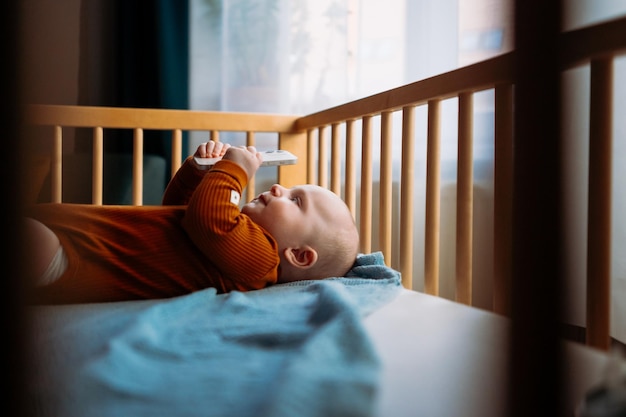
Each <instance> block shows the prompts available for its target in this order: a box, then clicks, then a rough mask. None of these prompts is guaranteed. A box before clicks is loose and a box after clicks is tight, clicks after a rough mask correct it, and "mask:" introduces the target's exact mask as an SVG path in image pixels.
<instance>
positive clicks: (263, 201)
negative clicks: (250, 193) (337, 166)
mask: <svg viewBox="0 0 626 417" xmlns="http://www.w3.org/2000/svg"><path fill="white" fill-rule="evenodd" d="M241 211H242V213H244V214H247V215H248V216H250V218H251V219H252V220H253V221H254V222H255V223H257V224H258V225H260V226H261V227H263V228H264V229H265V230H267V231H268V232H269V233H270V234H271V235H272V236H273V237H274V239H276V241H277V242H278V245H279V249H282V248H286V247H298V246H299V245H300V244H301V243H302V242H306V241H308V240H310V237H312V236H315V234H319V233H325V232H327V229H329V228H332V224H333V222H334V221H336V219H337V217H340V218H343V217H342V216H345V213H346V212H347V208H346V206H345V204H344V203H343V201H341V199H340V198H339V197H338V196H337V195H336V194H334V193H333V192H331V191H329V190H327V189H325V188H322V187H319V186H316V185H301V186H297V187H293V188H285V187H283V186H281V185H278V184H275V185H273V186H272V188H271V189H270V190H269V191H266V192H264V193H262V194H260V195H259V196H258V197H257V198H255V199H254V200H252V201H251V202H249V203H248V204H246V205H245V206H243V208H242V210H241ZM348 213H349V212H348Z"/></svg>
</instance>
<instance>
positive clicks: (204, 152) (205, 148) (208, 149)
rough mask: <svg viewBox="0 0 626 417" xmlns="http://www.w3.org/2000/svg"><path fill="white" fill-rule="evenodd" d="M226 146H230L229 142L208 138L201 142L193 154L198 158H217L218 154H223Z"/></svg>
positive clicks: (226, 148)
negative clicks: (206, 140)
mask: <svg viewBox="0 0 626 417" xmlns="http://www.w3.org/2000/svg"><path fill="white" fill-rule="evenodd" d="M228 148H230V144H228V143H224V142H215V141H212V140H210V141H208V142H205V143H201V144H200V146H198V149H196V153H194V154H193V156H197V157H198V158H219V157H220V156H224V154H225V153H226V151H227V150H228Z"/></svg>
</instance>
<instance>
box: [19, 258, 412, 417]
mask: <svg viewBox="0 0 626 417" xmlns="http://www.w3.org/2000/svg"><path fill="white" fill-rule="evenodd" d="M400 288H401V286H400V276H399V274H398V273H397V272H396V271H394V270H392V269H390V268H387V267H386V266H384V262H383V258H382V255H381V254H380V253H374V254H368V255H360V256H359V257H358V259H357V263H356V265H355V267H354V268H353V269H352V270H351V271H350V273H349V274H348V276H347V277H342V278H329V279H326V280H322V281H300V282H295V283H291V284H283V285H276V286H273V287H270V288H267V289H264V290H259V291H252V292H247V293H240V292H232V293H229V294H223V295H217V294H216V293H215V290H214V289H206V290H203V291H199V292H196V293H193V294H190V295H186V296H182V297H177V298H173V299H168V300H150V301H133V302H119V303H103V304H85V305H71V306H41V307H34V308H33V317H34V332H33V345H34V349H33V355H34V357H33V366H32V368H31V369H30V370H29V371H30V376H29V380H30V381H31V383H30V390H29V397H30V400H31V401H30V404H32V407H33V408H34V410H33V415H39V416H48V415H50V416H65V417H72V416H81V417H89V416H98V417H107V416H111V417H113V416H115V417H119V416H150V417H155V416H168V417H178V416H181V417H182V416H220V417H223V416H238V417H245V416H255V417H261V416H272V417H273V416H289V417H292V416H299V417H306V416H324V417H328V416H342V417H344V416H370V415H373V414H374V412H375V401H376V394H377V388H378V381H379V362H378V357H377V354H376V352H375V350H374V348H373V346H372V344H371V341H370V340H369V338H368V336H367V334H366V332H365V329H364V327H363V324H362V319H363V317H364V316H366V315H367V314H369V313H371V312H373V311H374V310H376V309H377V308H379V307H381V306H382V305H384V304H386V303H388V302H389V301H391V300H392V299H393V298H394V297H395V296H396V295H397V294H398V291H399V290H400Z"/></svg>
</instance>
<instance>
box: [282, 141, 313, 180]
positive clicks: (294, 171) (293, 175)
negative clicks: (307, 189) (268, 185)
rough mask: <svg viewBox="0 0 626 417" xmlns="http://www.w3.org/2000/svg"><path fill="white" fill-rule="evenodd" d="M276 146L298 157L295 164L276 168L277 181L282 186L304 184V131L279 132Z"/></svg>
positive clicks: (305, 166) (305, 162)
mask: <svg viewBox="0 0 626 417" xmlns="http://www.w3.org/2000/svg"><path fill="white" fill-rule="evenodd" d="M278 147H279V149H283V150H285V151H289V152H291V153H292V154H294V155H296V156H297V157H298V162H297V163H296V164H295V165H285V166H281V167H279V168H278V182H279V183H280V184H281V185H283V186H284V187H287V188H289V187H293V186H295V185H300V184H306V182H307V175H306V174H307V157H308V155H307V135H306V132H297V133H281V134H280V135H279V138H278Z"/></svg>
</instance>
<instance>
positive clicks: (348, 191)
mask: <svg viewBox="0 0 626 417" xmlns="http://www.w3.org/2000/svg"><path fill="white" fill-rule="evenodd" d="M355 152H356V149H355V139H354V120H348V121H347V122H346V173H345V176H346V185H345V191H344V200H345V202H346V205H347V206H348V208H349V209H350V213H352V218H356V164H355Z"/></svg>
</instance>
